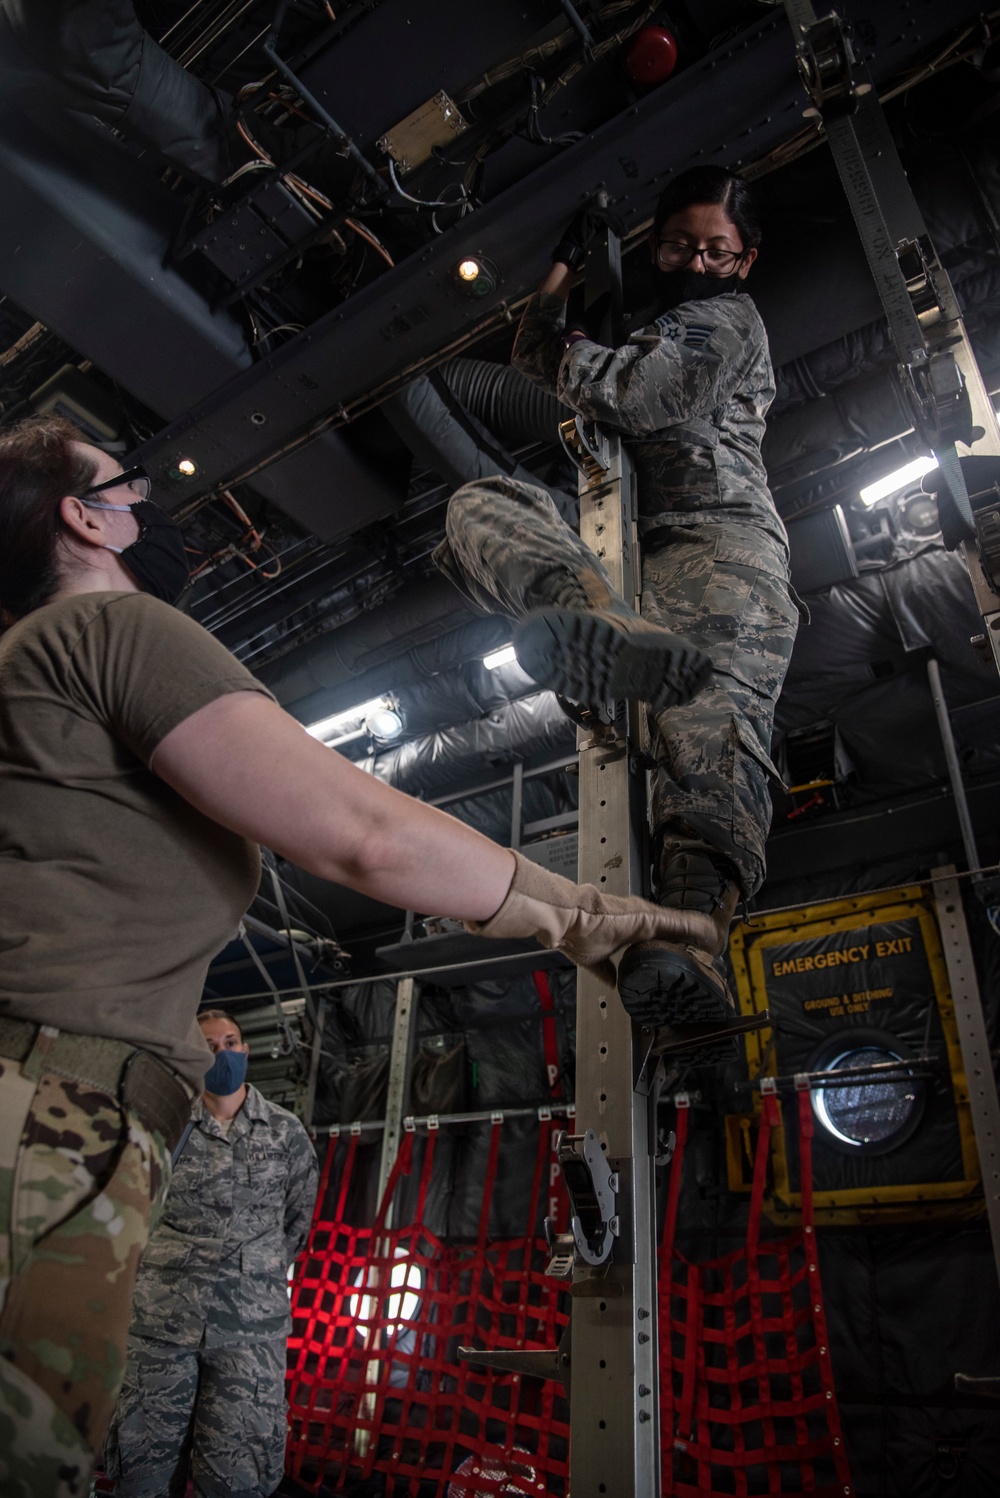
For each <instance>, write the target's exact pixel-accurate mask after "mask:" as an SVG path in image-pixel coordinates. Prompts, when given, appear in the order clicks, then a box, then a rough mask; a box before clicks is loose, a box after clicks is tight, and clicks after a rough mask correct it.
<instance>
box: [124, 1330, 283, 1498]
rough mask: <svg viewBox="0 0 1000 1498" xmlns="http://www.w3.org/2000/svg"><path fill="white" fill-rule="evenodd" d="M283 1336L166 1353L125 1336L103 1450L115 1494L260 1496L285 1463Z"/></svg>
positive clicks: (140, 1497) (135, 1497)
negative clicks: (121, 1378) (190, 1489)
mask: <svg viewBox="0 0 1000 1498" xmlns="http://www.w3.org/2000/svg"><path fill="white" fill-rule="evenodd" d="M286 1433H287V1426H286V1419H285V1339H284V1337H279V1338H274V1337H268V1338H264V1339H262V1340H260V1341H257V1342H254V1343H253V1344H252V1345H250V1346H246V1347H228V1348H209V1347H173V1346H169V1345H167V1344H165V1343H162V1342H154V1341H151V1340H150V1339H148V1338H145V1337H136V1336H130V1337H129V1341H128V1364H127V1368H126V1372H125V1382H124V1384H123V1386H122V1392H121V1397H120V1398H119V1401H118V1408H117V1409H116V1410H115V1416H114V1420H113V1421H112V1424H111V1430H110V1433H109V1435H108V1441H107V1446H106V1447H105V1453H104V1465H105V1470H106V1472H107V1475H108V1476H109V1477H110V1478H113V1479H114V1484H115V1494H116V1498H183V1494H184V1492H185V1490H186V1486H187V1479H188V1474H189V1472H190V1475H191V1477H192V1479H193V1481H194V1491H195V1495H196V1498H268V1495H269V1494H271V1493H273V1492H274V1490H275V1488H276V1487H277V1486H278V1484H279V1483H280V1481H281V1478H282V1474H283V1473H284V1467H285V1439H286Z"/></svg>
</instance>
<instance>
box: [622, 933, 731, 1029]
mask: <svg viewBox="0 0 1000 1498" xmlns="http://www.w3.org/2000/svg"><path fill="white" fill-rule="evenodd" d="M618 993H619V996H620V998H621V1001H622V1003H623V1004H624V1006H625V1008H626V1009H627V1010H628V1013H629V1014H630V1015H631V1017H632V1019H634V1020H635V1021H636V1022H637V1023H638V1024H640V1025H648V1026H649V1027H650V1028H653V1029H658V1028H659V1027H660V1026H663V1025H670V1026H675V1025H681V1026H686V1025H692V1026H695V1025H696V1026H702V1025H718V1024H721V1023H723V1022H724V1021H726V1020H729V1019H733V1018H734V1017H735V1011H734V1009H733V1006H732V1005H731V1004H730V1003H729V1001H728V999H727V998H726V995H725V993H724V992H722V991H721V990H720V989H718V988H716V987H714V986H713V985H712V984H711V983H710V982H709V981H708V979H707V978H706V977H705V974H704V973H703V972H702V970H701V968H700V967H699V965H698V964H697V963H696V962H695V961H694V959H693V958H690V957H688V956H687V955H686V954H685V952H684V950H683V948H675V949H669V948H663V949H656V948H654V949H652V950H647V951H643V949H642V947H641V946H640V947H638V948H634V949H632V950H630V951H627V952H626V953H625V955H624V957H623V958H622V960H621V963H620V965H619V968H618Z"/></svg>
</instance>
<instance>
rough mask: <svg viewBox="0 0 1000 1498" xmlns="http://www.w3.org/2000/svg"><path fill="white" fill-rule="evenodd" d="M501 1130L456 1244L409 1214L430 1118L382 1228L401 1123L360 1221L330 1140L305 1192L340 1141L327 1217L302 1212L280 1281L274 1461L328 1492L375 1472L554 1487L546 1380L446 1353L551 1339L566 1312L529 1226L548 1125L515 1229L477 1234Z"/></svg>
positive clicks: (564, 1441)
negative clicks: (285, 1402) (413, 1176)
mask: <svg viewBox="0 0 1000 1498" xmlns="http://www.w3.org/2000/svg"><path fill="white" fill-rule="evenodd" d="M501 1132H502V1124H501V1122H500V1120H499V1118H498V1119H497V1121H495V1122H494V1123H493V1125H492V1127H491V1131H490V1150H489V1157H488V1162H487V1167H486V1173H485V1179H484V1182H483V1200H482V1207H481V1211H480V1218H479V1234H478V1238H477V1241H476V1242H475V1243H471V1244H454V1243H444V1242H442V1240H441V1239H440V1238H439V1237H437V1236H436V1235H435V1234H434V1233H432V1232H431V1231H430V1230H429V1229H428V1228H427V1227H426V1225H424V1222H423V1218H424V1210H425V1206H426V1201H427V1191H428V1188H429V1186H430V1183H431V1180H432V1177H433V1171H434V1155H435V1146H436V1143H437V1140H438V1137H439V1135H438V1133H437V1132H436V1131H431V1132H430V1133H429V1135H428V1137H427V1146H426V1150H425V1153H424V1159H423V1164H422V1166H421V1170H420V1179H419V1187H418V1193H417V1204H416V1211H415V1214H414V1222H413V1223H412V1224H411V1225H409V1226H407V1227H401V1228H388V1229H387V1228H386V1227H385V1225H384V1224H385V1218H386V1209H387V1206H388V1204H389V1203H390V1202H391V1201H392V1199H393V1194H394V1192H395V1189H396V1186H397V1184H398V1181H399V1178H400V1176H401V1175H403V1174H409V1173H410V1169H411V1164H412V1160H413V1145H414V1135H413V1134H412V1133H411V1134H406V1135H404V1139H403V1145H402V1148H401V1150H400V1153H399V1156H398V1157H397V1160H396V1163H395V1165H394V1167H393V1171H392V1175H391V1177H390V1180H389V1182H388V1185H387V1187H386V1192H385V1197H384V1199H383V1201H382V1203H381V1206H380V1208H379V1214H378V1217H377V1219H376V1222H375V1225H374V1226H373V1227H370V1228H355V1227H352V1226H351V1225H350V1224H349V1223H347V1222H345V1221H344V1204H345V1202H346V1200H347V1194H348V1190H349V1187H350V1183H351V1175H352V1172H353V1170H354V1166H355V1161H356V1156H357V1144H358V1140H357V1136H352V1137H351V1138H350V1140H349V1141H348V1142H347V1143H346V1146H345V1144H344V1142H341V1144H340V1145H339V1146H338V1145H335V1144H333V1143H331V1146H330V1148H329V1150H328V1152H327V1158H326V1163H325V1167H324V1172H323V1176H324V1179H323V1183H322V1185H321V1188H320V1193H319V1198H318V1200H319V1202H320V1203H323V1202H324V1201H325V1199H326V1194H327V1188H328V1184H329V1180H330V1173H331V1166H332V1162H333V1160H334V1157H335V1155H337V1154H342V1152H343V1150H344V1149H345V1147H346V1158H344V1159H343V1165H342V1169H341V1175H340V1185H339V1191H338V1201H337V1206H336V1210H335V1211H334V1214H333V1220H332V1221H323V1220H320V1219H319V1218H317V1220H316V1221H314V1223H313V1226H312V1231H311V1234H310V1238H309V1243H308V1246H307V1248H306V1252H305V1256H304V1258H303V1260H302V1261H301V1267H300V1269H299V1272H298V1273H297V1275H296V1278H295V1283H294V1287H293V1291H292V1318H293V1336H292V1338H291V1340H290V1342H289V1391H288V1396H289V1405H290V1410H289V1420H290V1426H291V1431H290V1437H289V1448H288V1470H289V1472H290V1473H291V1475H292V1476H293V1477H295V1478H297V1479H298V1481H299V1482H301V1483H303V1484H304V1485H305V1486H306V1487H307V1488H312V1489H313V1490H315V1489H318V1488H319V1487H320V1485H321V1484H325V1487H326V1489H332V1490H333V1491H334V1492H336V1491H340V1490H341V1489H344V1488H350V1487H351V1485H352V1484H353V1483H354V1482H355V1481H357V1480H358V1479H364V1478H367V1477H371V1476H372V1475H373V1474H375V1473H387V1474H389V1475H391V1477H392V1478H393V1479H394V1480H395V1481H394V1485H393V1484H390V1486H389V1488H388V1491H389V1492H392V1493H395V1494H411V1495H414V1498H415V1495H417V1494H418V1493H419V1494H420V1495H421V1498H431V1495H433V1498H486V1495H489V1498H492V1495H494V1494H496V1495H501V1494H502V1495H505V1498H518V1495H524V1498H536V1495H537V1498H546V1495H548V1494H560V1493H564V1492H565V1490H566V1473H567V1465H566V1462H567V1445H568V1440H569V1423H568V1409H567V1406H566V1401H565V1399H564V1397H563V1394H562V1388H561V1386H560V1385H558V1384H553V1383H548V1382H546V1383H541V1382H539V1381H538V1380H536V1379H532V1378H529V1379H524V1380H522V1379H520V1378H518V1377H517V1376H516V1375H511V1374H508V1373H493V1372H491V1371H487V1370H481V1369H477V1368H473V1367H470V1366H469V1365H467V1364H465V1363H460V1362H459V1361H458V1356H457V1350H458V1347H459V1346H460V1345H462V1346H476V1347H480V1348H489V1349H490V1350H498V1349H500V1348H516V1349H518V1350H521V1349H525V1348H532V1347H555V1345H556V1344H557V1342H558V1341H559V1338H560V1336H561V1335H562V1330H563V1327H564V1326H565V1324H566V1320H567V1312H566V1309H565V1308H564V1306H565V1303H566V1302H567V1301H568V1296H567V1295H566V1293H565V1289H564V1288H561V1287H560V1284H559V1282H558V1281H556V1280H553V1279H551V1278H549V1277H548V1276H547V1275H546V1274H545V1272H544V1271H545V1264H546V1261H547V1258H548V1255H547V1253H546V1250H545V1245H544V1243H543V1242H542V1241H541V1240H539V1239H537V1238H536V1237H535V1232H536V1224H537V1221H538V1206H539V1201H540V1199H541V1194H542V1191H543V1190H544V1191H545V1192H546V1197H547V1195H548V1182H549V1175H550V1162H551V1159H552V1136H553V1133H554V1132H555V1125H553V1123H552V1122H551V1121H548V1120H546V1121H543V1122H542V1123H541V1126H540V1128H539V1133H538V1148H537V1151H536V1155H535V1167H534V1177H533V1182H532V1191H531V1200H530V1205H529V1213H528V1222H527V1224H526V1228H527V1232H526V1236H525V1237H523V1238H518V1239H514V1240H511V1241H504V1242H492V1243H491V1242H489V1241H488V1238H487V1227H488V1223H489V1214H490V1202H491V1199H492V1195H493V1183H494V1180H495V1178H496V1169H497V1158H498V1155H499V1150H500V1136H501ZM393 1275H395V1283H393Z"/></svg>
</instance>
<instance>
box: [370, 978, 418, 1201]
mask: <svg viewBox="0 0 1000 1498" xmlns="http://www.w3.org/2000/svg"><path fill="white" fill-rule="evenodd" d="M416 1010H417V994H416V991H415V989H414V986H413V979H412V978H400V980H399V982H398V983H397V984H396V1017H395V1019H394V1021H393V1026H392V1050H391V1051H390V1053H389V1085H388V1090H387V1093H386V1099H385V1130H384V1132H383V1134H382V1158H381V1160H380V1161H379V1169H378V1200H379V1201H381V1200H382V1195H383V1193H384V1191H385V1188H386V1186H387V1185H388V1182H389V1175H390V1173H391V1171H392V1167H393V1165H394V1164H395V1161H396V1156H397V1154H398V1153H399V1141H400V1138H401V1137H402V1133H403V1111H404V1109H405V1108H406V1103H407V1099H408V1098H409V1094H410V1072H411V1070H412V1068H413V1041H414V1036H415V1035H416V1025H415V1024H414V1022H413V1021H414V1016H415V1014H416ZM385 1225H386V1227H391V1226H392V1206H391V1204H390V1206H389V1209H388V1211H387V1212H386V1217H385Z"/></svg>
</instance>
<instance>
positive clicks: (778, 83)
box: [137, 0, 979, 506]
mask: <svg viewBox="0 0 1000 1498" xmlns="http://www.w3.org/2000/svg"><path fill="white" fill-rule="evenodd" d="M978 14H979V8H978V7H977V6H976V5H975V4H973V3H970V0H949V4H948V5H947V6H942V5H940V4H938V3H934V0H871V3H870V4H869V5H868V6H867V8H866V13H865V19H866V22H867V23H868V24H869V25H870V26H871V27H872V28H873V30H874V31H875V32H876V33H877V36H878V50H877V53H876V55H875V56H874V57H873V59H872V64H871V66H872V77H873V78H874V80H875V81H876V83H880V82H882V81H884V80H888V79H893V78H897V77H898V76H900V75H901V74H902V73H904V72H905V70H907V69H908V68H912V67H913V66H914V65H915V64H917V63H918V62H919V61H920V60H921V58H922V57H924V56H925V55H926V54H927V53H928V51H929V50H930V49H931V48H933V47H934V46H940V44H941V43H942V41H943V40H944V39H945V38H947V37H948V36H950V35H952V34H953V33H954V32H955V30H956V29H957V28H958V27H960V26H962V25H963V24H964V23H969V22H975V21H976V19H977V16H978ZM801 111H802V101H801V93H800V85H799V81H798V77H797V74H796V70H795V66H794V60H793V58H792V57H791V55H790V49H789V47H788V37H787V32H786V30H785V27H784V25H783V24H782V22H781V18H780V17H779V16H778V15H776V14H771V15H765V16H764V17H762V19H761V20H760V21H759V22H758V23H757V24H756V25H755V26H753V27H750V28H748V29H747V30H746V31H745V32H743V33H742V34H740V35H739V36H738V37H736V38H735V39H733V40H732V41H730V42H729V43H728V44H726V45H724V46H723V47H721V48H718V49H717V50H716V51H714V52H712V53H710V54H709V55H708V56H707V57H705V58H703V59H701V60H700V61H698V62H697V63H694V64H693V65H692V66H691V67H689V68H688V69H686V70H685V71H684V72H683V73H681V74H680V75H679V76H677V77H676V78H674V79H671V80H670V82H669V83H668V84H667V85H664V86H663V87H662V88H659V89H655V90H653V91H652V92H651V93H649V94H648V95H647V96H646V98H644V99H643V100H641V101H640V102H639V103H637V104H635V105H634V106H633V107H632V108H631V109H629V110H626V111H624V112H623V113H622V114H620V115H618V116H617V117H616V118H615V119H613V120H611V121H609V122H608V123H607V124H606V125H604V126H602V127H601V128H600V129H599V130H597V131H595V132H594V133H593V134H592V135H589V136H587V137H585V138H584V139H583V140H582V141H580V142H579V143H577V144H576V145H574V146H570V147H568V148H567V149H566V150H565V151H563V152H561V153H559V154H558V155H556V156H554V157H553V158H552V159H551V160H550V161H548V162H546V163H545V164H544V165H543V166H541V167H539V168H538V169H537V170H536V171H534V172H533V173H531V175H530V176H529V177H527V178H526V179H525V180H524V181H523V182H521V183H519V184H518V185H517V187H516V188H512V189H510V190H509V191H507V192H505V193H502V194H501V195H500V196H499V197H497V198H495V199H494V200H493V201H492V202H490V203H488V204H486V205H485V206H484V207H483V208H481V209H479V210H478V211H477V212H476V213H473V214H468V215H466V216H465V217H464V218H463V219H461V220H460V221H459V222H458V223H457V224H456V225H455V226H454V228H452V229H450V230H448V231H447V232H446V233H444V234H442V235H440V236H439V237H438V238H437V239H436V240H435V242H434V243H433V244H431V245H429V246H428V247H427V248H425V249H424V250H421V251H419V252H417V253H415V254H413V255H411V256H410V257H409V258H408V259H407V260H405V261H404V262H403V263H402V264H401V265H399V266H397V267H396V268H395V269H394V270H392V271H389V272H387V274H386V275H385V276H382V277H381V278H380V279H379V280H378V281H376V282H373V283H372V284H371V285H369V286H367V287H365V288H364V289H363V290H361V291H360V292H358V293H357V295H355V296H354V297H352V298H351V299H350V300H349V301H348V302H346V303H345V304H344V305H343V306H342V307H339V308H338V309H337V310H336V311H333V312H330V313H328V314H327V315H326V316H325V317H323V318H321V319H320V320H319V321H318V322H316V323H314V324H313V325H312V326H311V327H310V328H308V329H307V330H306V331H305V332H303V333H300V334H299V335H298V336H297V337H296V338H295V339H293V340H292V341H290V342H289V343H287V344H285V345H284V346H283V347H282V348H281V349H279V350H276V351H275V352H274V353H273V354H271V355H269V356H268V357H267V358H265V359H263V360H261V361H260V362H259V363H258V364H256V365H254V366H253V368H252V369H249V370H246V371H244V372H242V373H241V374H239V375H237V376H235V377H234V378H233V379H231V380H230V381H228V382H227V383H226V384H225V385H224V386H222V387H221V389H219V390H217V391H216V392H214V393H213V394H211V395H209V396H207V397H205V398H203V399H201V400H199V401H198V402H197V403H196V404H195V405H194V406H193V407H192V408H191V409H190V410H189V411H187V412H186V413H185V414H184V415H183V416H181V417H179V418H178V419H176V420H175V421H174V422H172V423H171V425H170V426H168V427H166V428H165V429H164V430H163V431H162V432H160V433H158V434H157V435H156V436H155V437H154V438H152V439H151V440H150V441H149V442H147V443H145V444H144V445H143V446H142V448H141V449H139V450H138V454H137V456H138V457H139V459H140V460H141V461H142V462H144V463H145V464H146V466H147V467H148V468H149V469H150V471H151V472H152V473H153V474H154V475H155V477H156V478H157V480H158V481H160V482H163V483H164V484H165V485H166V492H167V493H169V494H172V495H173V501H172V502H173V503H176V504H179V503H182V502H183V501H185V500H187V499H190V498H193V497H195V496H196V495H198V494H200V493H203V492H205V490H206V489H209V488H212V487H214V486H217V485H219V484H222V483H232V482H236V481H237V480H238V479H240V478H247V479H249V478H252V477H253V475H254V474H255V473H259V472H261V471H263V469H264V468H265V467H266V466H268V465H269V464H270V463H271V462H273V461H275V460H276V459H277V458H278V457H280V456H282V455H283V454H286V453H288V452H290V451H293V450H295V449H296V448H297V447H298V446H300V445H301V444H303V443H305V442H309V441H311V440H312V438H313V437H314V436H315V435H317V434H318V433H319V432H321V431H325V430H328V429H332V428H334V427H337V426H341V425H343V424H345V423H347V422H348V421H350V420H351V418H352V417H353V416H354V415H356V414H358V413H360V412H361V411H362V410H363V409H367V408H369V407H370V406H372V405H375V404H377V403H378V402H379V401H380V400H381V399H384V398H385V396H386V395H388V394H389V393H390V392H391V391H392V390H394V389H397V388H399V387H400V386H401V385H402V384H404V383H406V382H407V381H408V380H410V379H412V378H413V377H414V375H415V373H417V372H418V371H421V370H424V369H427V368H430V367H432V366H433V365H434V364H435V363H438V362H440V361H441V360H443V359H444V358H445V357H447V356H448V355H449V354H451V353H454V352H455V351H457V350H458V349H459V348H461V347H464V346H466V345H467V343H468V342H469V341H471V340H472V339H473V338H474V337H476V336H478V331H479V330H481V329H482V328H483V327H484V326H487V325H494V324H496V323H498V322H500V321H502V320H503V318H505V317H506V318H507V319H509V318H510V317H511V315H512V308H513V307H514V306H515V305H516V304H517V303H518V301H519V300H520V299H522V298H523V297H524V296H525V295H526V293H527V292H528V290H529V288H530V286H531V284H532V283H533V281H534V280H535V279H536V277H537V274H538V270H539V267H540V266H541V265H542V263H543V262H544V260H545V257H546V253H547V250H548V247H549V245H550V243H551V241H552V239H553V237H554V235H555V233H556V232H557V231H558V228H559V227H560V225H561V224H562V222H563V221H564V220H565V218H566V217H567V216H568V214H569V213H570V212H572V210H573V209H574V208H575V207H576V206H577V205H578V204H579V201H580V199H581V197H582V196H584V195H585V194H586V193H589V192H590V191H592V189H593V184H594V183H595V181H599V180H600V181H603V182H604V184H605V186H606V188H607V190H608V193H609V195H610V197H611V198H612V200H613V201H614V203H615V205H616V209H617V210H618V211H619V213H620V215H621V216H622V217H623V218H624V219H625V221H626V223H627V224H628V225H630V226H631V225H634V224H637V223H639V222H640V221H641V219H642V216H643V215H644V214H646V213H647V212H648V204H649V201H650V199H651V198H652V197H653V196H654V195H655V193H656V191H657V187H658V185H659V184H660V183H662V182H663V180H664V179H665V178H666V176H667V175H669V174H671V173H673V172H676V171H678V170H680V169H683V168H684V167H686V166H688V165H691V164H693V163H695V162H699V161H719V162H725V163H727V164H728V165H739V164H741V163H749V162H752V161H754V160H758V159H760V158H761V157H762V156H765V155H766V154H767V153H768V152H770V151H772V150H774V149H775V148H776V147H778V146H781V145H783V144H785V143H786V142H787V141H788V140H789V139H790V138H791V137H792V136H793V135H794V134H795V133H796V132H797V131H798V130H799V129H800V128H801ZM476 255H479V256H483V255H485V256H487V257H488V258H489V259H490V260H491V261H492V262H493V263H494V264H495V265H496V266H497V267H498V268H499V271H500V282H499V285H498V287H497V289H496V291H495V292H494V293H492V294H491V295H490V296H488V297H486V298H483V299H482V300H477V301H470V300H469V299H468V298H467V297H466V296H465V295H464V294H463V293H462V291H461V290H460V288H459V287H458V285H457V283H456V280H455V277H454V274H453V272H454V269H455V267H456V266H457V264H458V263H459V262H460V261H461V260H462V259H463V258H466V257H468V256H476ZM179 455H183V456H185V457H188V458H190V459H192V460H193V461H194V463H195V465H196V469H197V472H196V474H195V476H194V477H192V478H190V479H178V478H177V477H176V476H175V475H173V474H171V473H170V470H171V469H173V468H174V467H175V465H176V461H177V457H178V456H179ZM336 503H337V496H336V495H331V505H333V506H335V505H336Z"/></svg>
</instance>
